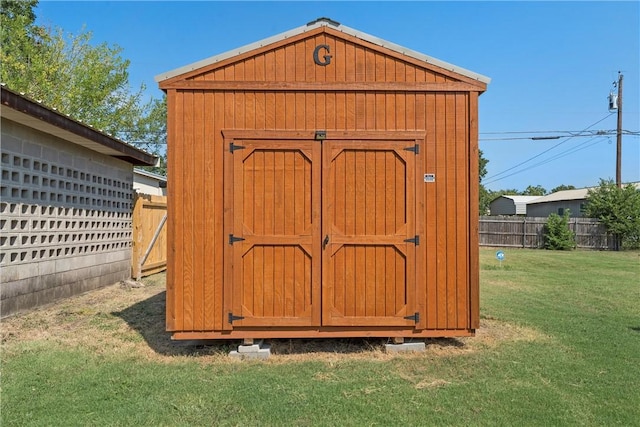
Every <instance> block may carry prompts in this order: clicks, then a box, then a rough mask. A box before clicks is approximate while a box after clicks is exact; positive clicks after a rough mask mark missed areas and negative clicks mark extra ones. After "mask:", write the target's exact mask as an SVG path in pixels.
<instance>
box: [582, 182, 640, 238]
mask: <svg viewBox="0 0 640 427" xmlns="http://www.w3.org/2000/svg"><path fill="white" fill-rule="evenodd" d="M585 214H586V215H587V216H589V217H592V218H597V219H599V220H600V222H602V223H603V224H604V225H605V226H606V227H607V230H608V231H609V232H610V233H611V234H613V235H614V236H615V239H616V245H615V247H616V250H620V249H622V248H630V249H631V248H640V190H638V189H637V188H636V187H635V186H634V185H632V184H629V185H626V186H623V187H622V188H618V186H617V185H616V184H615V183H614V182H613V180H612V179H608V180H604V179H600V185H599V186H598V187H595V188H593V189H590V190H589V191H588V193H587V204H586V206H585Z"/></svg>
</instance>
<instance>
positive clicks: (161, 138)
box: [0, 0, 166, 155]
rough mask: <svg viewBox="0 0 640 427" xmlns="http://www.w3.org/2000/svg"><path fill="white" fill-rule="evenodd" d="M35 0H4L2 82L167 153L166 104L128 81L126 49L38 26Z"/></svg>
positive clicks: (0, 51)
mask: <svg viewBox="0 0 640 427" xmlns="http://www.w3.org/2000/svg"><path fill="white" fill-rule="evenodd" d="M37 3H38V2H37V1H36V0H29V1H7V0H2V3H1V6H2V11H1V13H0V20H1V21H0V35H1V37H0V38H1V40H2V45H0V62H1V63H2V67H1V68H0V81H2V82H3V83H6V84H7V85H8V87H10V88H11V89H13V90H17V91H20V92H24V93H25V94H27V96H29V97H31V98H34V99H36V100H39V101H42V102H43V103H44V104H45V105H47V106H49V107H53V108H56V109H57V110H59V111H61V112H63V113H65V114H69V115H70V116H71V117H73V118H74V119H78V120H80V121H82V122H83V123H86V124H88V125H91V126H93V127H94V128H96V129H98V130H101V131H103V132H105V133H108V134H111V135H114V136H116V137H118V138H120V139H122V140H124V141H132V142H134V143H135V145H137V146H140V147H143V148H146V149H147V150H149V151H151V152H152V153H154V154H156V155H162V154H163V151H164V150H163V149H161V147H162V148H163V147H164V146H163V145H162V144H163V143H165V142H166V124H165V123H166V120H165V119H166V102H165V101H164V100H156V99H152V100H150V101H144V90H145V87H144V85H141V86H140V87H139V88H137V89H135V90H132V88H131V87H130V85H129V72H128V68H129V64H130V62H129V60H126V59H124V58H123V57H122V56H121V54H122V48H120V47H118V46H110V45H108V44H107V43H101V44H97V45H93V44H92V43H91V39H92V34H91V32H82V33H80V34H78V35H72V34H67V33H65V32H64V31H63V30H62V29H60V28H44V27H39V26H37V25H35V12H34V9H35V7H36V5H37Z"/></svg>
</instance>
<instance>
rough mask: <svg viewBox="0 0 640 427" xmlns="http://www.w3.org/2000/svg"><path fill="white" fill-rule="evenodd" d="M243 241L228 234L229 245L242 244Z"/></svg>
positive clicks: (241, 238)
mask: <svg viewBox="0 0 640 427" xmlns="http://www.w3.org/2000/svg"><path fill="white" fill-rule="evenodd" d="M243 240H244V238H243V237H236V236H234V235H233V234H229V244H230V245H233V244H234V243H235V242H242V241H243Z"/></svg>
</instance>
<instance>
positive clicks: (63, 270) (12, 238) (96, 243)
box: [0, 86, 156, 317]
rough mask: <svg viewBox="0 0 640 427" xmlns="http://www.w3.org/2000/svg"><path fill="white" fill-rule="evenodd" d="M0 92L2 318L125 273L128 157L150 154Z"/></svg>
mask: <svg viewBox="0 0 640 427" xmlns="http://www.w3.org/2000/svg"><path fill="white" fill-rule="evenodd" d="M0 92H1V97H2V108H1V109H0V115H1V117H2V123H1V124H2V144H1V146H0V151H1V154H2V160H1V163H0V170H1V172H2V180H1V181H0V187H1V188H0V192H1V193H0V197H1V199H0V215H1V216H0V294H1V295H0V316H2V317H4V316H8V315H11V314H14V313H17V312H19V311H23V310H27V309H30V308H33V307H36V306H40V305H43V304H46V303H49V302H52V301H54V300H57V299H61V298H65V297H68V296H71V295H74V294H78V293H81V292H85V291H88V290H91V289H96V288H99V287H102V286H106V285H109V284H113V283H116V282H118V281H120V280H123V279H127V278H129V277H130V276H131V217H132V207H131V204H132V200H133V165H146V166H151V165H153V164H155V163H156V158H155V157H154V156H152V155H151V154H148V153H146V152H144V151H142V150H139V149H137V148H136V147H133V146H131V145H129V144H126V143H125V142H123V141H120V140H118V139H116V138H113V137H112V136H109V135H107V134H105V133H103V132H101V131H98V130H97V129H94V128H91V127H89V126H87V125H85V124H83V123H81V122H79V121H77V120H74V119H72V118H70V117H68V116H66V115H64V114H61V113H60V112H58V111H56V110H55V109H52V108H49V107H46V106H44V105H42V104H41V103H39V102H37V101H34V100H31V99H29V98H27V97H26V96H24V95H22V94H20V93H17V92H14V91H12V90H10V89H8V88H6V87H5V86H2V87H1V88H0Z"/></svg>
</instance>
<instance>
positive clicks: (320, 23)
mask: <svg viewBox="0 0 640 427" xmlns="http://www.w3.org/2000/svg"><path fill="white" fill-rule="evenodd" d="M336 24H337V25H336ZM328 26H331V27H332V28H335V29H336V30H338V31H341V32H343V33H345V34H348V35H350V36H352V37H356V38H359V39H361V40H364V41H367V42H370V43H373V44H375V45H378V46H380V47H384V48H387V49H391V50H393V51H395V52H398V53H401V54H403V55H406V56H409V57H412V58H414V59H418V60H420V61H423V62H426V63H428V64H432V65H435V66H437V67H440V68H443V69H445V70H448V71H452V72H455V73H458V74H460V75H463V76H466V77H469V78H471V79H474V80H477V81H480V82H482V83H485V84H489V83H490V82H491V79H490V78H489V77H487V76H483V75H482V74H478V73H474V72H473V71H470V70H467V69H465V68H462V67H458V66H457V65H453V64H450V63H448V62H445V61H441V60H439V59H436V58H433V57H430V56H428V55H425V54H423V53H420V52H416V51H415V50H412V49H408V48H406V47H403V46H400V45H397V44H395V43H391V42H389V41H386V40H383V39H381V38H378V37H374V36H372V35H370V34H367V33H363V32H361V31H358V30H355V29H353V28H349V27H347V26H345V25H342V24H340V23H338V22H336V21H333V20H331V19H329V18H319V19H317V20H315V21H312V22H309V23H308V24H306V25H302V26H300V27H297V28H294V29H291V30H289V31H285V32H283V33H280V34H276V35H275V36H271V37H267V38H266V39H262V40H259V41H257V42H254V43H250V44H248V45H245V46H242V47H239V48H237V49H232V50H229V51H227V52H224V53H221V54H218V55H214V56H211V57H209V58H205V59H202V60H200V61H196V62H193V63H191V64H188V65H185V66H182V67H180V68H176V69H174V70H171V71H167V72H165V73H161V74H158V75H156V76H155V81H156V82H157V83H160V82H163V81H165V80H169V79H171V78H173V77H176V76H179V75H181V74H185V73H188V72H190V71H194V70H197V69H199V68H203V67H206V66H208V65H212V64H215V63H216V62H220V61H224V60H225V59H229V58H232V57H234V56H238V55H242V54H244V53H247V52H249V51H251V50H254V49H258V48H261V47H263V46H266V45H269V44H271V43H275V42H278V41H281V40H284V39H287V38H290V37H293V36H296V35H299V34H302V33H306V32H308V31H310V30H315V29H316V28H319V27H328Z"/></svg>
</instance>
